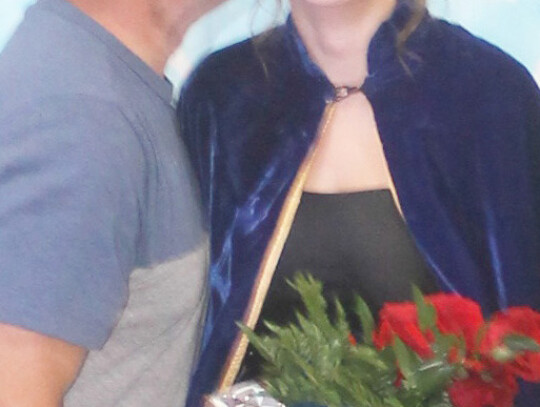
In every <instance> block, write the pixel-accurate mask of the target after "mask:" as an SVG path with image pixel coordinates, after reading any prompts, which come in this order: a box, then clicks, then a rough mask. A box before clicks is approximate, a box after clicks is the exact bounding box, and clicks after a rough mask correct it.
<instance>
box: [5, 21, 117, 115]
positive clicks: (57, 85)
mask: <svg viewBox="0 0 540 407" xmlns="http://www.w3.org/2000/svg"><path fill="white" fill-rule="evenodd" d="M116 76H118V73H117V72H115V66H114V64H113V63H112V61H111V58H110V55H108V53H107V50H106V47H105V46H104V45H103V44H102V43H100V41H99V40H98V39H97V38H94V37H92V35H90V34H89V33H88V32H85V31H84V30H82V29H80V28H79V27H77V26H76V25H75V24H72V23H70V22H69V21H66V20H63V19H61V18H59V17H58V16H56V15H54V14H52V13H46V12H41V13H37V12H34V13H29V15H27V17H26V18H25V20H24V21H23V22H22V23H21V25H20V26H19V28H18V29H17V31H16V32H15V34H14V36H13V37H12V39H11V40H10V41H9V43H8V44H7V45H6V48H5V49H4V51H3V52H2V54H0V107H1V109H2V110H3V111H6V110H9V109H12V108H15V109H16V108H18V107H19V106H20V105H25V104H28V103H29V101H32V100H40V99H50V98H54V97H60V98H65V97H66V96H67V95H71V96H72V97H73V98H75V95H84V96H95V97H99V98H101V99H105V100H108V101H111V102H113V101H117V99H118V95H117V93H116V88H117V86H118V84H117V83H115V82H116V81H115V77H116Z"/></svg>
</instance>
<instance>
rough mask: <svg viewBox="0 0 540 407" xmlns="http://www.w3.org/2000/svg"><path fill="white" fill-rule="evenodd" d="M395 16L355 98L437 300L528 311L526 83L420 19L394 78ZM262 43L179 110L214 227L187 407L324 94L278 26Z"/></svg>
mask: <svg viewBox="0 0 540 407" xmlns="http://www.w3.org/2000/svg"><path fill="white" fill-rule="evenodd" d="M407 15H408V10H407V7H406V5H405V4H404V3H403V2H402V3H401V5H400V6H399V7H398V8H397V9H396V11H395V13H394V15H393V16H392V18H391V19H390V20H389V21H387V22H386V23H384V24H383V25H382V26H381V28H380V29H379V31H378V32H377V34H376V35H375V37H374V39H373V40H372V43H371V45H370V49H369V55H368V57H369V58H368V59H369V69H370V74H369V76H368V78H367V80H366V83H365V84H364V92H365V94H366V96H367V97H368V99H369V101H370V102H371V104H372V106H373V109H374V112H375V118H376V121H377V125H378V128H379V132H380V137H381V139H382V142H383V146H384V150H385V154H386V158H387V161H388V164H389V167H390V170H391V173H392V176H393V179H394V182H395V185H396V188H397V192H398V195H399V198H400V202H401V205H402V209H403V212H404V216H405V218H406V221H407V223H408V225H409V227H410V230H411V232H412V234H413V236H414V238H415V239H416V242H417V244H418V247H419V248H420V251H421V252H422V254H423V255H424V256H425V259H426V261H427V262H428V264H429V266H430V268H431V270H432V271H433V273H434V274H435V275H436V277H437V278H438V280H439V283H440V285H441V286H442V287H443V288H444V289H445V290H448V291H457V292H459V293H461V294H463V295H466V296H468V297H471V298H474V299H475V300H476V301H478V302H479V303H480V304H481V306H482V307H483V309H484V310H485V312H486V313H491V312H493V311H495V310H497V309H500V308H504V307H506V306H509V305H517V304H526V305H530V306H533V307H535V308H537V309H540V295H538V289H539V288H540V247H539V243H540V213H539V212H540V163H539V160H540V140H539V139H540V94H539V91H538V87H537V86H536V84H535V82H534V80H533V79H532V78H531V76H530V75H529V74H528V73H527V71H526V70H525V69H524V68H523V67H522V66H521V65H519V64H518V63H517V62H515V61H514V60H513V59H511V58H510V57H508V56H507V55H506V54H504V53H503V52H501V51H500V50H498V49H496V48H495V47H493V46H492V45H489V44H487V43H486V42H484V41H481V40H479V39H477V38H475V37H473V36H472V35H470V34H469V33H468V32H466V31H464V30H463V29H461V28H459V27H457V26H453V25H450V24H448V23H446V22H443V21H440V20H437V19H433V18H431V17H426V19H425V20H424V21H423V23H422V24H421V26H420V27H419V28H418V30H416V32H415V33H414V34H413V36H412V37H411V38H410V39H409V41H408V43H407V53H406V54H405V55H404V56H403V59H404V62H405V63H406V65H407V66H408V68H409V70H410V74H408V73H407V71H406V70H405V69H404V67H403V64H402V63H401V62H400V61H399V58H398V57H397V55H396V52H395V38H396V33H397V31H398V30H399V28H400V26H401V25H402V24H403V21H405V20H406V17H407ZM260 41H261V42H260V43H259V44H258V45H256V44H254V43H253V42H252V41H246V42H243V43H240V44H237V45H235V46H232V47H230V48H228V49H226V50H224V51H221V52H218V53H216V54H214V55H211V56H210V57H209V58H207V59H206V61H205V62H204V63H203V64H202V65H201V66H200V67H199V68H198V69H197V70H196V72H195V73H194V75H193V76H192V77H191V78H190V80H189V81H188V82H187V84H186V86H185V89H184V91H183V94H182V97H181V101H180V104H179V110H178V112H179V115H180V118H181V120H182V123H183V125H182V126H183V128H182V131H183V136H184V137H185V140H186V143H187V145H188V148H189V150H190V152H191V155H192V158H193V162H194V165H195V168H196V170H197V173H198V176H199V179H200V182H201V186H202V194H203V199H204V201H205V204H206V207H207V215H208V220H209V222H210V225H211V228H212V259H211V260H212V265H211V287H212V299H211V304H210V308H209V315H208V322H207V326H206V332H205V342H204V344H203V349H202V355H201V360H200V362H199V366H198V368H197V370H196V372H195V373H194V378H193V384H192V388H191V395H190V398H189V402H188V406H189V407H192V406H197V405H199V403H200V397H201V395H202V394H204V393H209V392H212V391H213V390H214V389H215V386H216V383H217V380H218V377H219V375H220V372H221V368H222V366H223V364H224V362H225V359H226V357H227V354H228V351H229V349H230V347H231V344H232V342H233V340H234V338H235V336H236V334H237V328H236V326H235V321H238V320H240V319H241V318H242V316H243V313H244V311H245V308H246V305H247V302H248V298H249V295H250V291H251V288H252V286H253V283H254V280H255V278H256V274H257V271H258V268H259V264H260V262H261V258H262V256H263V253H264V250H265V248H266V246H267V244H268V241H269V239H270V235H271V233H272V231H273V230H274V227H275V225H276V220H277V218H278V215H279V212H280V210H281V208H282V204H283V201H284V198H285V196H286V194H287V192H288V190H289V187H290V185H291V183H292V181H293V179H294V177H295V175H296V172H297V170H298V168H299V166H300V164H301V162H302V160H303V159H304V157H305V156H306V153H307V151H308V150H309V148H310V146H311V143H312V142H313V139H314V137H315V135H316V133H317V128H318V125H319V122H320V120H321V115H322V112H323V110H324V107H325V103H326V101H327V100H330V99H332V97H333V87H332V86H331V84H330V83H329V81H328V80H327V79H326V77H325V76H324V75H323V73H322V72H321V71H320V69H319V68H318V67H317V66H315V65H314V64H313V62H311V61H310V59H309V57H308V55H307V52H306V50H305V48H304V45H303V44H302V42H301V40H300V38H299V36H298V33H297V32H296V30H295V28H294V24H293V23H292V21H291V20H289V22H288V23H287V24H286V25H284V26H281V27H278V28H276V29H274V30H273V31H272V32H271V33H270V34H268V35H267V37H266V38H262V39H260ZM533 393H534V394H533ZM535 394H536V396H535ZM528 397H529V398H528V399H527V400H528V401H527V400H525V401H522V402H521V404H518V405H519V406H527V407H529V406H533V405H534V403H533V402H532V400H535V399H536V400H537V399H539V398H540V392H539V391H538V386H535V387H534V388H532V390H531V392H530V395H529V396H528ZM531 403H532V404H531Z"/></svg>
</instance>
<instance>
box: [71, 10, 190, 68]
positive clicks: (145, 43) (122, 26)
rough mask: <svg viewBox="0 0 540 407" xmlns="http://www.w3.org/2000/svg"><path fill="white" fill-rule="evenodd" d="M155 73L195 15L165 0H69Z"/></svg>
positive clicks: (163, 66) (177, 43)
mask: <svg viewBox="0 0 540 407" xmlns="http://www.w3.org/2000/svg"><path fill="white" fill-rule="evenodd" d="M68 1H69V2H71V3H72V4H74V5H75V6H76V7H78V8H79V9H81V10H82V11H83V12H84V13H85V14H87V15H88V16H90V17H91V18H92V19H94V20H95V21H96V22H97V23H99V24H100V25H102V26H103V27H104V28H105V29H106V30H107V31H109V32H110V33H111V34H112V35H114V36H115V37H116V38H118V40H120V41H121V42H122V43H123V44H124V45H125V46H126V47H127V48H128V49H130V50H131V51H132V52H133V53H134V54H135V55H137V56H138V57H139V58H141V59H142V60H143V61H144V62H146V63H147V64H148V65H149V66H150V67H151V68H152V69H153V70H154V71H156V72H157V73H158V74H160V75H161V74H163V70H164V68H165V64H166V62H167V60H168V58H169V56H170V55H171V54H172V52H173V51H174V50H175V49H176V47H177V46H178V45H179V44H180V42H181V41H182V38H183V36H184V34H185V32H186V30H187V28H188V27H189V24H190V23H191V22H192V21H193V20H194V19H195V18H196V17H198V15H194V13H190V12H192V10H187V9H183V8H182V6H180V5H177V4H176V3H181V2H176V3H175V2H171V1H168V0H68Z"/></svg>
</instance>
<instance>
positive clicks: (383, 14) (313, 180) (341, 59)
mask: <svg viewBox="0 0 540 407" xmlns="http://www.w3.org/2000/svg"><path fill="white" fill-rule="evenodd" d="M395 5H396V0H291V11H292V15H293V19H294V21H295V24H296V26H297V28H298V31H299V33H300V35H301V37H302V39H303V41H304V43H305V45H306V47H307V49H308V52H309V54H310V57H311V58H312V59H313V60H314V61H315V62H316V63H317V64H318V65H319V67H320V68H321V69H322V70H323V72H324V73H325V74H326V76H327V77H328V79H329V80H330V81H331V82H332V83H333V84H334V85H335V86H343V85H346V86H359V85H361V84H362V83H363V82H364V80H365V78H366V76H367V73H368V66H367V53H368V47H369V43H370V41H371V39H372V38H373V35H374V34H375V32H376V31H377V29H378V28H379V26H380V25H381V24H382V23H383V22H384V21H385V20H387V19H388V18H389V17H390V15H391V13H392V11H393V9H394V7H395ZM391 182H392V181H391V178H390V174H389V173H388V168H387V164H386V160H385V157H384V153H383V150H382V145H381V142H380V138H379V133H378V130H377V126H376V123H375V119H374V115H373V110H372V108H371V105H370V103H369V102H368V100H367V99H366V97H365V96H364V95H363V94H361V93H357V94H354V95H351V96H349V97H348V98H346V99H344V100H342V101H340V102H339V103H338V104H337V105H336V110H335V114H334V116H333V118H332V120H331V122H330V123H329V126H328V129H327V131H326V132H325V134H324V137H323V138H322V139H321V140H320V143H319V147H318V149H317V152H316V155H315V157H314V161H313V165H312V167H311V170H310V173H309V175H308V179H307V182H306V184H305V186H304V189H305V190H306V191H310V192H318V193H346V192H353V191H365V190H373V189H382V188H390V187H391Z"/></svg>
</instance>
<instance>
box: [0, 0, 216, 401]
mask: <svg viewBox="0 0 540 407" xmlns="http://www.w3.org/2000/svg"><path fill="white" fill-rule="evenodd" d="M219 2H221V0H99V1H96V0H71V1H67V0H38V2H37V4H36V5H35V6H33V7H32V8H30V9H29V11H28V12H27V15H26V18H25V20H24V22H23V23H22V24H21V26H20V27H19V29H18V31H17V32H16V34H15V35H14V37H13V38H12V40H11V41H10V42H9V43H8V45H7V47H6V48H5V50H4V52H3V53H2V54H1V55H0V366H1V368H0V405H1V406H40V407H53V406H55V407H57V406H59V405H62V402H63V403H64V405H65V406H66V407H75V406H76V407H85V406H88V407H90V406H92V407H94V406H95V407H113V406H115V407H117V406H126V407H128V406H129V407H139V406H140V407H143V406H144V407H147V406H152V407H173V406H174V407H178V406H181V405H182V404H183V402H184V397H185V392H186V388H187V382H188V379H189V373H190V369H191V367H192V364H193V359H194V357H195V356H196V353H197V347H198V340H199V334H200V328H201V321H202V318H203V312H204V307H205V293H206V287H205V282H206V257H207V238H206V233H205V230H204V228H203V221H202V216H201V209H200V207H199V202H198V196H197V187H196V185H194V183H193V180H192V174H191V170H190V168H189V165H188V160H187V158H186V156H185V153H184V147H183V145H182V143H181V141H180V138H179V137H178V134H177V133H178V125H177V123H176V119H175V114H174V110H173V107H172V105H171V86H170V84H169V83H168V82H167V81H166V80H165V79H164V78H163V75H162V71H163V67H164V64H165V62H166V59H167V57H168V55H169V54H170V53H171V52H172V51H173V50H174V48H175V47H176V46H177V45H178V43H179V42H180V40H181V38H182V36H183V33H184V32H185V29H186V28H187V26H188V24H189V23H190V22H191V21H193V20H194V19H195V18H197V17H198V16H200V15H201V14H202V13H203V12H205V11H207V10H208V9H210V8H211V6H213V5H215V4H217V3H219Z"/></svg>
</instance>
